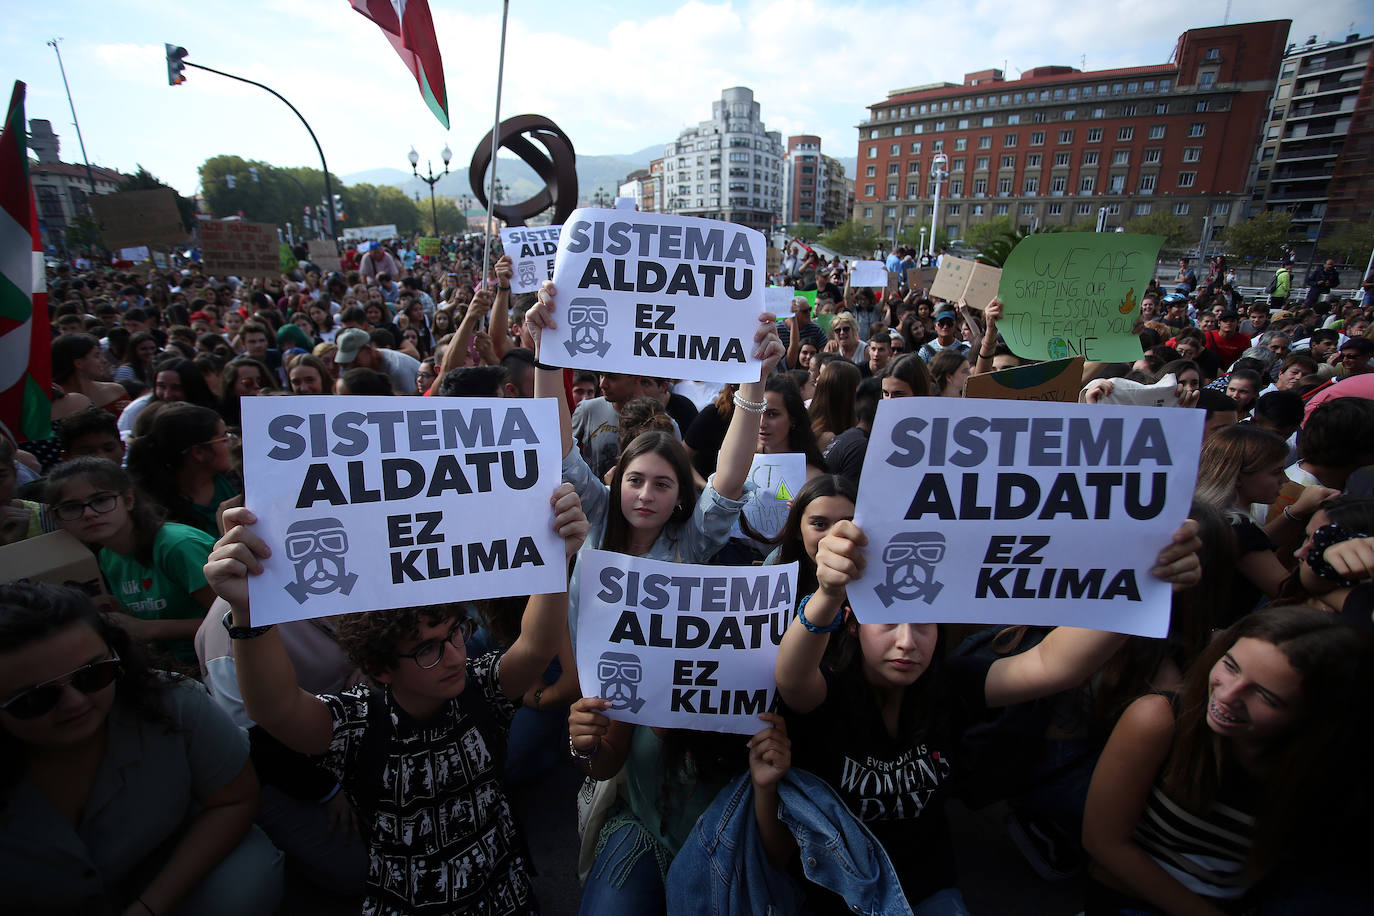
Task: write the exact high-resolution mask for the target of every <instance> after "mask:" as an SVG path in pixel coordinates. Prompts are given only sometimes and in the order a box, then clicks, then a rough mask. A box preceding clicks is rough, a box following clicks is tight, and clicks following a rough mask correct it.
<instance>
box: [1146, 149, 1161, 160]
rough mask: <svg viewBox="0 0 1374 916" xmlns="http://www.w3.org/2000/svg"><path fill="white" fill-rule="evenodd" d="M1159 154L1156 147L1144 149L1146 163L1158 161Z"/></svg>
mask: <svg viewBox="0 0 1374 916" xmlns="http://www.w3.org/2000/svg"><path fill="white" fill-rule="evenodd" d="M1159 156H1160V152H1159V149H1157V148H1156V149H1147V150H1146V151H1145V162H1146V163H1147V164H1148V163H1151V162H1158V161H1159Z"/></svg>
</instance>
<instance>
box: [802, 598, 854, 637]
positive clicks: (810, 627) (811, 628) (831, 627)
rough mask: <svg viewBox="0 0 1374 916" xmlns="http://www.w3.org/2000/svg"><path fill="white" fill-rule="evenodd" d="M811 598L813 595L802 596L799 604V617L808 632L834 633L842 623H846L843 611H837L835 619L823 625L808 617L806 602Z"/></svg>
mask: <svg viewBox="0 0 1374 916" xmlns="http://www.w3.org/2000/svg"><path fill="white" fill-rule="evenodd" d="M813 594H814V593H813ZM811 598H812V595H807V596H805V597H804V598H802V600H801V603H800V604H798V605H797V617H798V618H799V619H800V620H801V622H802V626H804V627H806V631H807V632H808V633H820V634H822V635H824V634H826V633H834V632H835V631H836V630H838V629H839V628H840V626H841V624H843V623H844V614H843V613H842V611H836V612H835V619H834V620H832V621H830V622H829V623H827V624H826V625H825V626H823V627H818V626H816V625H815V624H814V623H812V622H811V621H809V620H807V619H806V604H807V602H808V601H810V600H811Z"/></svg>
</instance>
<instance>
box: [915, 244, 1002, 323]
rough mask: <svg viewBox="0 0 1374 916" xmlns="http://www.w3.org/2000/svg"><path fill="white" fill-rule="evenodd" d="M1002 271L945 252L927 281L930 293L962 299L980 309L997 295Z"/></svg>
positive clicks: (946, 297) (956, 300)
mask: <svg viewBox="0 0 1374 916" xmlns="http://www.w3.org/2000/svg"><path fill="white" fill-rule="evenodd" d="M1001 277H1002V271H1000V270H998V269H997V268H996V267H992V266H990V265H987V264H979V263H978V262H977V261H969V260H966V259H965V258H955V257H951V256H950V255H945V257H944V259H943V260H941V262H940V266H939V268H937V270H936V273H935V281H934V282H933V283H931V285H930V290H929V292H930V295H932V296H934V297H935V298H937V299H944V300H946V301H948V302H958V301H959V300H960V299H964V300H966V301H967V302H968V304H969V305H970V306H971V307H973V308H976V309H978V310H979V311H980V312H981V311H982V310H983V309H985V308H987V307H988V303H990V302H992V300H993V299H995V298H997V284H998V282H999V281H1000V280H1001Z"/></svg>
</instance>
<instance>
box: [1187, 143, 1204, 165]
mask: <svg viewBox="0 0 1374 916" xmlns="http://www.w3.org/2000/svg"><path fill="white" fill-rule="evenodd" d="M1183 161H1184V162H1201V161H1202V147H1200V146H1185V147H1184V148H1183Z"/></svg>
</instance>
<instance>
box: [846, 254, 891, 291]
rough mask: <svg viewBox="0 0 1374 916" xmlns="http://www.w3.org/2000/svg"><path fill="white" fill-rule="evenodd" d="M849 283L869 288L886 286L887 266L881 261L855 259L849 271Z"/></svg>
mask: <svg viewBox="0 0 1374 916" xmlns="http://www.w3.org/2000/svg"><path fill="white" fill-rule="evenodd" d="M849 285H850V286H859V287H868V288H870V289H872V288H877V287H886V286H887V266H886V265H885V264H884V263H883V262H882V261H856V262H854V269H853V270H852V271H850V272H849Z"/></svg>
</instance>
